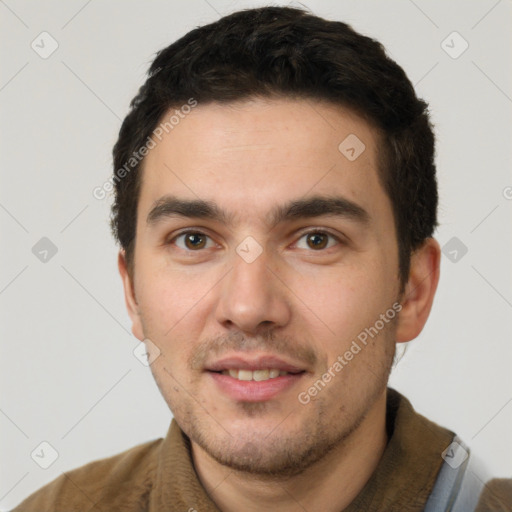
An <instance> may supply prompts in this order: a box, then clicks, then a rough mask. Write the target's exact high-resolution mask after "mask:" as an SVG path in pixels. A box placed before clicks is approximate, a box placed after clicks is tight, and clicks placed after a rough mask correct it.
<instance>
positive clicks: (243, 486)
mask: <svg viewBox="0 0 512 512" xmlns="http://www.w3.org/2000/svg"><path fill="white" fill-rule="evenodd" d="M386 444H387V434H386V392H385V391H384V393H383V394H382V395H381V397H379V399H378V400H377V401H376V402H375V404H374V405H373V407H372V408H371V410H370V411H369V412H368V414H367V415H366V416H365V418H364V419H363V421H362V422H361V424H360V425H359V427H358V428H357V429H356V430H354V431H353V432H352V433H351V434H350V436H349V437H348V438H346V439H345V440H344V441H343V443H341V444H340V445H338V446H337V447H335V448H334V449H333V450H331V451H330V452H329V454H328V455H327V456H326V457H324V458H323V459H322V460H320V461H318V462H317V463H315V464H314V465H312V466H311V467H309V468H308V469H306V470H305V471H304V472H303V473H301V474H299V475H297V476H294V477H291V478H290V477H287V478H283V479H278V478H272V479H269V478H259V477H257V476H255V475H252V474H247V473H241V472H237V471H235V470H233V469H231V468H228V467H226V466H223V465H221V464H219V463H218V462H217V461H215V460H214V459H212V458H211V457H210V456H208V455H207V454H206V453H205V452H204V451H203V450H202V449H201V448H199V447H198V446H197V445H196V444H195V443H193V442H192V454H193V459H194V466H195V469H196V472H197V474H198V476H199V480H200V481H201V483H202V485H203V486H204V488H205V489H206V491H207V492H208V494H209V495H210V497H211V499H212V500H213V501H214V502H215V503H216V505H217V506H218V508H219V509H220V510H222V511H223V512H235V511H239V510H244V511H246V512H253V511H254V512H256V511H261V510H265V509H274V510H282V511H283V512H292V511H293V512H295V511H299V510H300V511H301V512H303V511H304V510H322V511H324V512H340V511H341V510H343V509H345V508H346V507H347V506H348V505H349V504H350V503H351V502H352V501H353V500H354V498H355V497H356V496H357V495H358V494H359V492H360V491H361V490H362V489H363V487H364V485H365V484H366V482H367V481H368V480H369V478H370V476H371V475H372V473H373V472H374V471H375V469H376V467H377V465H378V463H379V460H380V459H381V457H382V454H383V452H384V449H385V447H386Z"/></svg>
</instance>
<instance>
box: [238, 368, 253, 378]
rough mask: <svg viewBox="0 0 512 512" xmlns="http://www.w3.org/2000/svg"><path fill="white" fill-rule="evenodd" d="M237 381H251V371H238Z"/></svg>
mask: <svg viewBox="0 0 512 512" xmlns="http://www.w3.org/2000/svg"><path fill="white" fill-rule="evenodd" d="M238 380H252V372H251V370H238Z"/></svg>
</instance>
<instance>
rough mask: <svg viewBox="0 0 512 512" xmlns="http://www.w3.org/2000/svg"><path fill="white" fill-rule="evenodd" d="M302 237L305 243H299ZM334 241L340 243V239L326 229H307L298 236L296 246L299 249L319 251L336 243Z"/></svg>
mask: <svg viewBox="0 0 512 512" xmlns="http://www.w3.org/2000/svg"><path fill="white" fill-rule="evenodd" d="M303 239H305V244H304V243H300V241H301V240H303ZM336 243H340V239H339V238H338V237H336V236H334V235H331V234H330V233H327V232H326V231H309V232H308V233H304V234H303V235H302V236H301V237H300V240H299V242H298V243H297V246H298V247H299V249H313V250H314V251H321V250H322V249H326V248H327V249H328V248H330V247H332V246H333V245H336Z"/></svg>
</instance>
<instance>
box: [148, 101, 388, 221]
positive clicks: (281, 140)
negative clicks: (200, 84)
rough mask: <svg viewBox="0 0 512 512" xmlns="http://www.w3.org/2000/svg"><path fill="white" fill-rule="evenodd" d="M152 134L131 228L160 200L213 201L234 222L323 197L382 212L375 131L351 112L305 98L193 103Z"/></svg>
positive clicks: (385, 203) (384, 206) (264, 216)
mask: <svg viewBox="0 0 512 512" xmlns="http://www.w3.org/2000/svg"><path fill="white" fill-rule="evenodd" d="M174 111H175V109H172V110H171V111H170V112H169V113H168V114H167V115H166V116H164V118H163V119H162V121H163V122H165V121H166V119H167V118H168V117H170V116H171V115H172V113H173V112H174ZM160 126H162V127H163V128H165V125H163V124H161V125H160ZM158 133H159V134H160V135H159V136H158V137H155V136H154V137H153V139H154V141H155V143H156V144H155V146H154V147H153V149H151V150H150V151H149V153H148V155H147V156H146V158H145V160H144V164H143V169H142V180H141V189H140V190H141V191H140V197H139V223H140V222H142V221H145V217H146V216H147V214H148V213H149V212H150V210H151V209H152V207H154V205H155V204H156V203H157V202H158V201H159V200H161V198H162V197H164V196H166V195H173V196H177V197H183V198H187V199H202V200H206V201H213V202H215V203H216V204H219V205H221V206H222V208H223V209H224V210H225V211H227V212H229V213H230V214H231V217H230V218H232V219H234V220H238V221H239V222H257V221H258V220H261V221H263V219H267V218H268V213H269V211H270V210H272V209H273V208H274V207H275V205H276V204H282V203H283V202H285V201H290V200H296V199H298V198H303V197H307V196H314V195H326V194H331V195H332V194H336V195H342V196H343V197H345V198H347V199H348V200H350V201H352V202H354V203H356V204H359V205H361V207H363V208H364V209H365V210H367V211H368V212H369V213H370V216H371V217H373V216H378V215H377V214H378V213H379V210H383V209H385V210H387V211H388V213H389V211H390V205H389V201H388V199H387V196H386V195H385V193H384V191H383V189H382V187H381V185H380V181H379V178H378V151H377V144H378V137H379V135H378V132H377V131H376V130H375V129H374V128H373V127H372V126H371V125H370V124H368V123H367V122H366V121H364V120H363V119H362V118H361V117H359V116H358V115H356V114H355V113H354V112H352V111H350V110H347V109H342V108H340V107H338V106H334V105H331V104H327V103H325V102H319V101H315V100H312V99H309V100H305V99H302V100H291V99H276V100H270V99H265V100H260V99H258V100H250V101H240V102H236V103H229V104H219V103H209V104H205V105H201V104H199V105H198V106H196V107H195V108H193V109H192V110H191V111H190V113H188V114H186V115H182V116H180V119H179V122H178V123H176V124H173V125H171V124H170V123H169V124H168V125H167V129H166V130H165V129H161V130H160V132H158ZM381 213H382V212H381ZM139 225H140V224H139Z"/></svg>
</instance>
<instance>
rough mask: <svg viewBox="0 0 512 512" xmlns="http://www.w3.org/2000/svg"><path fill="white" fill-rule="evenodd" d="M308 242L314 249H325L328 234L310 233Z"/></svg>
mask: <svg viewBox="0 0 512 512" xmlns="http://www.w3.org/2000/svg"><path fill="white" fill-rule="evenodd" d="M306 237H307V238H306V239H307V243H308V245H309V247H311V248H312V249H324V248H325V246H326V245H327V242H328V239H327V235H326V234H324V233H308V235H306Z"/></svg>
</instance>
